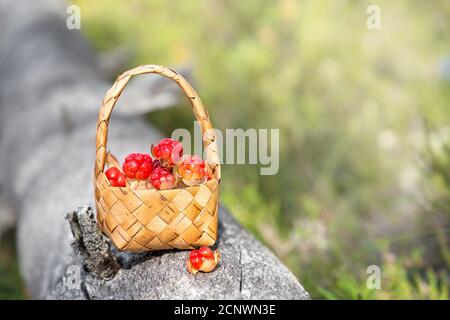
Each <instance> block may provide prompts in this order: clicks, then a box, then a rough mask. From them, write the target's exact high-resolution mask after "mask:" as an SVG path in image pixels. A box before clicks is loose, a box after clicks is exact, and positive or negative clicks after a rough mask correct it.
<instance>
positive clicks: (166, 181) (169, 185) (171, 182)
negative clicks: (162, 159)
mask: <svg viewBox="0 0 450 320" xmlns="http://www.w3.org/2000/svg"><path fill="white" fill-rule="evenodd" d="M150 182H151V183H152V185H153V186H154V187H155V188H156V189H158V190H167V189H173V188H174V187H175V186H176V185H177V179H176V178H175V176H174V175H173V174H172V171H170V170H169V169H166V168H163V167H157V168H155V169H154V170H153V172H152V174H151V176H150Z"/></svg>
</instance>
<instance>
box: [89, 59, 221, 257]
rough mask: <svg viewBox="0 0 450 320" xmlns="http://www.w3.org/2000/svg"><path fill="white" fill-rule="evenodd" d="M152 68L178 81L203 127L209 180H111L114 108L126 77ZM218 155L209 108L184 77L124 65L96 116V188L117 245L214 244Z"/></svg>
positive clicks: (100, 213) (104, 224)
mask: <svg viewBox="0 0 450 320" xmlns="http://www.w3.org/2000/svg"><path fill="white" fill-rule="evenodd" d="M148 73H156V74H159V75H161V76H163V77H166V78H169V79H171V80H173V81H175V82H176V83H177V85H178V86H179V87H180V88H181V90H182V91H183V92H184V94H185V95H186V97H187V98H188V100H189V102H190V104H191V106H192V111H193V113H194V116H195V119H196V120H197V121H198V122H199V124H200V128H201V131H202V140H203V147H204V149H205V150H204V154H205V156H206V159H205V164H206V168H207V170H208V172H209V174H210V176H211V177H212V179H211V180H209V181H207V182H205V183H203V184H200V185H196V186H191V187H183V188H179V189H171V190H156V189H151V190H134V189H130V188H129V187H128V186H127V187H113V186H111V185H110V183H109V181H108V179H107V177H106V175H105V164H106V162H107V157H108V151H107V138H108V124H109V119H110V116H111V112H112V110H113V109H114V106H115V104H116V102H117V100H118V99H119V97H120V95H121V93H122V91H123V90H124V88H125V86H126V85H127V83H128V81H129V80H130V79H131V78H132V77H133V76H135V75H141V74H148ZM218 159H219V158H218V154H217V143H216V135H215V132H214V130H213V127H212V124H211V121H210V119H209V115H208V112H207V110H206V108H205V107H204V105H203V103H202V102H201V100H200V98H199V96H198V95H197V93H196V92H195V91H194V89H193V88H192V87H191V86H190V85H189V83H188V82H187V81H186V79H184V78H183V77H182V76H181V75H180V74H178V73H177V72H176V71H173V70H171V69H169V68H166V67H162V66H157V65H143V66H139V67H137V68H134V69H131V70H128V71H126V72H125V73H123V74H122V75H120V76H119V77H118V78H117V80H116V82H115V83H114V85H113V86H112V87H111V88H110V89H109V90H108V91H107V93H106V95H105V97H104V99H103V101H102V105H101V108H100V112H99V116H98V123H97V135H96V159H95V168H94V188H95V203H96V208H97V223H98V226H99V228H100V229H101V231H102V232H103V233H104V234H106V235H107V236H108V237H109V238H110V239H111V241H112V242H113V243H114V245H115V246H116V247H117V248H118V249H119V250H127V251H133V252H142V251H150V250H162V249H192V248H194V247H198V246H211V245H213V244H214V243H215V242H216V239H217V226H218V198H219V183H220V165H219V161H218Z"/></svg>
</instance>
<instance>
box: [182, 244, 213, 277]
mask: <svg viewBox="0 0 450 320" xmlns="http://www.w3.org/2000/svg"><path fill="white" fill-rule="evenodd" d="M219 260H220V253H219V251H217V250H215V251H212V250H211V249H210V248H209V247H201V248H200V249H198V250H192V251H191V252H190V253H189V259H188V260H187V261H186V268H187V270H188V271H189V272H190V273H197V272H199V271H202V272H211V271H213V270H214V269H215V268H216V266H217V264H218V263H219Z"/></svg>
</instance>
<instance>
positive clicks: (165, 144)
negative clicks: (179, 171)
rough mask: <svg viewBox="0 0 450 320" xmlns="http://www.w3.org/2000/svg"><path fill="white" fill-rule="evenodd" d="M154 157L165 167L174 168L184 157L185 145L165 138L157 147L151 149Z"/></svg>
mask: <svg viewBox="0 0 450 320" xmlns="http://www.w3.org/2000/svg"><path fill="white" fill-rule="evenodd" d="M151 150H152V154H153V156H154V157H155V158H156V159H158V160H159V161H160V162H161V165H162V166H164V167H169V168H170V167H173V166H174V165H175V164H176V163H178V161H180V159H181V156H182V155H183V144H182V143H181V142H180V141H177V140H174V139H171V138H164V139H162V140H161V141H160V142H159V143H158V144H157V145H156V146H153V145H152V147H151Z"/></svg>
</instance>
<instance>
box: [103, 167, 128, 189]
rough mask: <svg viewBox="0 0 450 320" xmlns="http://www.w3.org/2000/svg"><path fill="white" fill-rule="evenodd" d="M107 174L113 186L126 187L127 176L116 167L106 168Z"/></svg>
mask: <svg viewBox="0 0 450 320" xmlns="http://www.w3.org/2000/svg"><path fill="white" fill-rule="evenodd" d="M105 175H106V177H107V178H108V181H109V183H110V184H111V186H113V187H125V186H126V184H127V178H126V177H125V175H124V174H123V173H122V172H120V170H119V169H118V168H116V167H112V168H109V169H108V170H106V172H105Z"/></svg>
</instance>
